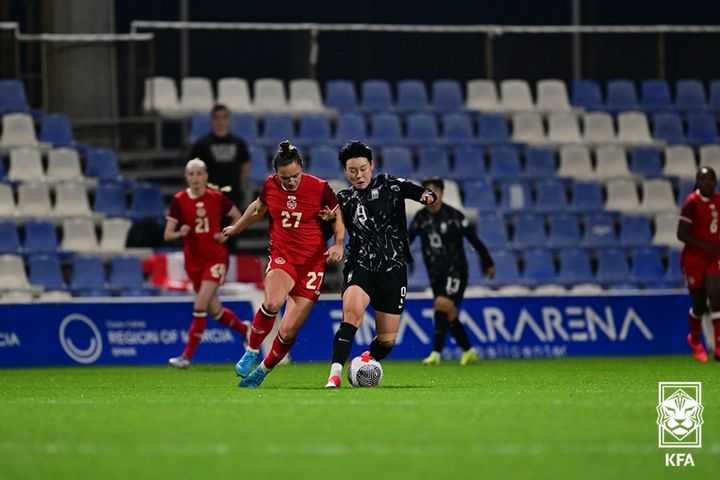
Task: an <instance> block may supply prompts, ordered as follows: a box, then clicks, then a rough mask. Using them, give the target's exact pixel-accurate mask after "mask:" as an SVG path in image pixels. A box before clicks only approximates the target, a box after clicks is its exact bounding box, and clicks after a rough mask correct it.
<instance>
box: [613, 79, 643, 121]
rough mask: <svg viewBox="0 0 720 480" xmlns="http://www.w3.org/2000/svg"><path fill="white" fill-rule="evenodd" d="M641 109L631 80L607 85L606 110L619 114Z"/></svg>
mask: <svg viewBox="0 0 720 480" xmlns="http://www.w3.org/2000/svg"><path fill="white" fill-rule="evenodd" d="M639 107H640V105H639V103H638V100H637V93H636V91H635V84H634V83H633V82H632V81H631V80H624V79H618V80H610V81H609V82H608V83H607V100H606V102H605V109H606V110H608V111H610V112H612V113H618V112H627V111H629V110H637V109H638V108H639Z"/></svg>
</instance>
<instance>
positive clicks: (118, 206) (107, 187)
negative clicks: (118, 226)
mask: <svg viewBox="0 0 720 480" xmlns="http://www.w3.org/2000/svg"><path fill="white" fill-rule="evenodd" d="M93 210H94V211H96V212H99V213H104V214H105V215H108V216H111V217H122V216H123V215H125V211H126V210H127V202H126V200H125V189H124V188H123V185H122V184H121V183H101V184H100V185H98V187H97V189H95V204H94V205H93Z"/></svg>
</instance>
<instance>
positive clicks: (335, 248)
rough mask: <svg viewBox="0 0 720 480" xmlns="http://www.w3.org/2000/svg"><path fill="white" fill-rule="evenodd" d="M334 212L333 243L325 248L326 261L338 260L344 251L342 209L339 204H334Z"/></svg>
mask: <svg viewBox="0 0 720 480" xmlns="http://www.w3.org/2000/svg"><path fill="white" fill-rule="evenodd" d="M333 212H334V214H335V223H333V237H335V241H334V243H333V244H332V245H331V246H330V248H328V249H327V251H326V252H325V255H327V257H328V262H333V263H334V262H339V261H340V260H342V258H343V253H345V247H344V245H343V243H344V242H345V222H344V221H343V215H342V211H341V210H340V207H339V206H336V207H335V209H334V210H333Z"/></svg>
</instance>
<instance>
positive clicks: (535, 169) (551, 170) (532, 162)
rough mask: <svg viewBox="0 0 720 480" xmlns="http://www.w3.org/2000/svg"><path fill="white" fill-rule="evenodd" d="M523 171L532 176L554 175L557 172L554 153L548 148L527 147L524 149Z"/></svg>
mask: <svg viewBox="0 0 720 480" xmlns="http://www.w3.org/2000/svg"><path fill="white" fill-rule="evenodd" d="M523 173H524V174H525V175H526V176H528V177H532V178H540V177H554V176H555V175H556V174H557V161H556V160H555V153H554V152H553V151H552V150H551V149H549V148H542V147H530V148H528V149H527V150H526V151H525V169H524V170H523Z"/></svg>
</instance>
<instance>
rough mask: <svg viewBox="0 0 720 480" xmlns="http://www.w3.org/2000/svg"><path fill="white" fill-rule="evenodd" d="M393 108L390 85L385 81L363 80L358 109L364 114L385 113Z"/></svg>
mask: <svg viewBox="0 0 720 480" xmlns="http://www.w3.org/2000/svg"><path fill="white" fill-rule="evenodd" d="M392 107H393V99H392V92H391V91H390V83H388V81H387V80H365V81H364V82H363V83H362V99H361V103H360V109H361V110H363V111H366V112H387V111H389V110H391V109H392Z"/></svg>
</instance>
